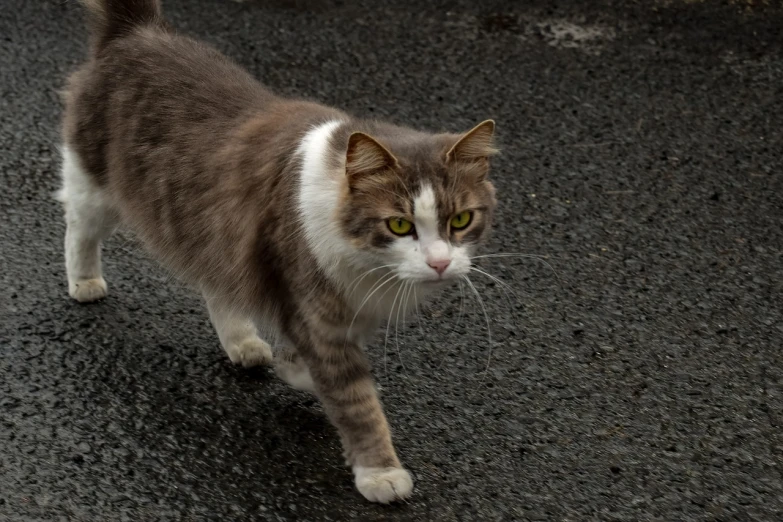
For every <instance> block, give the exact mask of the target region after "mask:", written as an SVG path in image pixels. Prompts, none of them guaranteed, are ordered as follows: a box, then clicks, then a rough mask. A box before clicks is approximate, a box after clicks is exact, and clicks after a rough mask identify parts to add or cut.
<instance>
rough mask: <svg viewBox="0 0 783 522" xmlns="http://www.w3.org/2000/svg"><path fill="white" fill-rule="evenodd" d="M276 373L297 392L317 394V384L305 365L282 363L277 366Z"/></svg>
mask: <svg viewBox="0 0 783 522" xmlns="http://www.w3.org/2000/svg"><path fill="white" fill-rule="evenodd" d="M275 371H276V372H277V375H278V377H280V378H281V379H283V380H284V381H285V382H287V383H288V384H289V386H291V387H292V388H294V389H295V390H302V391H306V392H310V393H315V384H314V383H313V378H312V377H311V376H310V370H308V369H307V366H305V365H304V364H303V363H301V362H300V363H292V362H288V361H280V362H277V363H276V364H275Z"/></svg>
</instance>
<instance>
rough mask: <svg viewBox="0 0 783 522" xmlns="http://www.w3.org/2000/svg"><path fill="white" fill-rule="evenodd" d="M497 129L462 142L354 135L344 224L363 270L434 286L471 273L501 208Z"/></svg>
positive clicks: (486, 125) (486, 127) (475, 132)
mask: <svg viewBox="0 0 783 522" xmlns="http://www.w3.org/2000/svg"><path fill="white" fill-rule="evenodd" d="M494 129H495V124H494V122H493V121H491V120H489V121H485V122H483V123H481V124H479V125H478V126H476V127H475V128H473V129H472V130H471V131H469V132H467V133H465V134H462V135H454V134H423V133H415V132H413V131H403V132H400V133H397V134H389V135H386V136H383V135H381V136H370V134H368V133H361V132H354V133H353V134H351V135H350V137H349V138H348V145H347V150H346V153H345V175H346V181H347V187H346V190H345V193H344V201H343V202H342V205H340V209H341V210H340V216H339V222H340V226H341V228H342V232H343V234H344V237H346V239H347V240H348V241H349V243H350V244H351V246H352V247H353V248H354V249H355V250H356V253H357V256H356V257H357V258H359V260H360V261H361V262H362V264H364V265H366V266H368V267H370V266H373V265H374V266H378V267H380V266H385V267H387V268H388V270H390V271H391V272H393V273H394V274H395V275H397V277H399V278H400V280H402V281H410V282H413V283H419V284H422V285H433V286H437V285H438V284H439V283H444V282H448V281H456V280H458V279H459V278H460V277H462V276H464V275H466V274H467V273H468V271H469V270H470V266H471V256H472V255H474V251H475V248H476V247H477V245H478V244H479V243H480V242H481V241H482V240H483V239H485V238H486V237H487V235H488V233H489V230H490V227H491V223H492V214H493V210H494V208H495V189H494V187H493V186H492V183H491V182H490V181H489V179H488V174H489V157H490V156H492V155H493V154H495V153H496V152H497V151H496V149H495V148H494V146H493V134H494Z"/></svg>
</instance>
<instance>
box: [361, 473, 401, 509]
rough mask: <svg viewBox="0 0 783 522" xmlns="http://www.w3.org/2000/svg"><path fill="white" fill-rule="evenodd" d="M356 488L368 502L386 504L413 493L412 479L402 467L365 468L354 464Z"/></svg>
mask: <svg viewBox="0 0 783 522" xmlns="http://www.w3.org/2000/svg"><path fill="white" fill-rule="evenodd" d="M353 472H354V474H355V475H356V489H358V490H359V493H361V494H362V495H364V498H366V499H367V500H369V501H370V502H380V503H381V504H388V503H389V502H394V501H397V500H405V499H406V498H408V497H410V496H411V493H413V479H412V478H411V475H410V473H408V472H407V471H406V470H404V469H402V468H365V467H362V466H356V467H355V468H354V469H353Z"/></svg>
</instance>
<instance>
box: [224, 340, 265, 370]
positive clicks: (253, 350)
mask: <svg viewBox="0 0 783 522" xmlns="http://www.w3.org/2000/svg"><path fill="white" fill-rule="evenodd" d="M226 353H228V358H229V359H231V362H232V363H234V364H241V365H242V366H244V367H245V368H252V367H253V366H267V365H269V364H272V347H271V346H269V344H267V343H266V341H264V340H262V339H259V338H258V337H249V338H247V339H245V340H244V341H242V342H240V343H238V344H231V345H229V346H227V347H226Z"/></svg>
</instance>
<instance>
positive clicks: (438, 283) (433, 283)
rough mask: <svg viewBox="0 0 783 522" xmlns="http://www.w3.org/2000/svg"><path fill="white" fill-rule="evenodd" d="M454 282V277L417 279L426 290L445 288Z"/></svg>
mask: <svg viewBox="0 0 783 522" xmlns="http://www.w3.org/2000/svg"><path fill="white" fill-rule="evenodd" d="M456 282H457V280H456V279H425V280H423V281H419V282H418V284H419V286H421V287H422V288H425V289H427V290H440V289H441V288H446V287H447V286H451V285H453V284H454V283H456Z"/></svg>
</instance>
